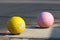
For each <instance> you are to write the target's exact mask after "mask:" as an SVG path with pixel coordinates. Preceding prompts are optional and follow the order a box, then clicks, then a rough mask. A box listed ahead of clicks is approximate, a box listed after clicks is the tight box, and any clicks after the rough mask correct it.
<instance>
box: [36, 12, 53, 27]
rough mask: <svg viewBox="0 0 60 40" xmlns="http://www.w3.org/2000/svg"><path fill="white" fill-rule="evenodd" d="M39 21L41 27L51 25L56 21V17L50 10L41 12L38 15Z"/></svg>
mask: <svg viewBox="0 0 60 40" xmlns="http://www.w3.org/2000/svg"><path fill="white" fill-rule="evenodd" d="M37 23H38V25H39V26H40V27H42V28H43V27H44V28H45V27H46V28H48V27H50V26H52V25H53V23H54V17H53V15H52V14H51V13H50V12H41V13H40V14H39V15H38V17H37Z"/></svg>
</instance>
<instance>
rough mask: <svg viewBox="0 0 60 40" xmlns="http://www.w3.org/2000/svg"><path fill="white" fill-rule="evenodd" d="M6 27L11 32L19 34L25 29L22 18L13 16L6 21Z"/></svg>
mask: <svg viewBox="0 0 60 40" xmlns="http://www.w3.org/2000/svg"><path fill="white" fill-rule="evenodd" d="M7 28H8V30H9V31H10V32H11V33H12V34H20V33H22V32H24V30H25V29H26V23H25V21H24V20H23V18H21V17H19V16H13V17H12V18H10V19H9V20H8V22H7Z"/></svg>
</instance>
